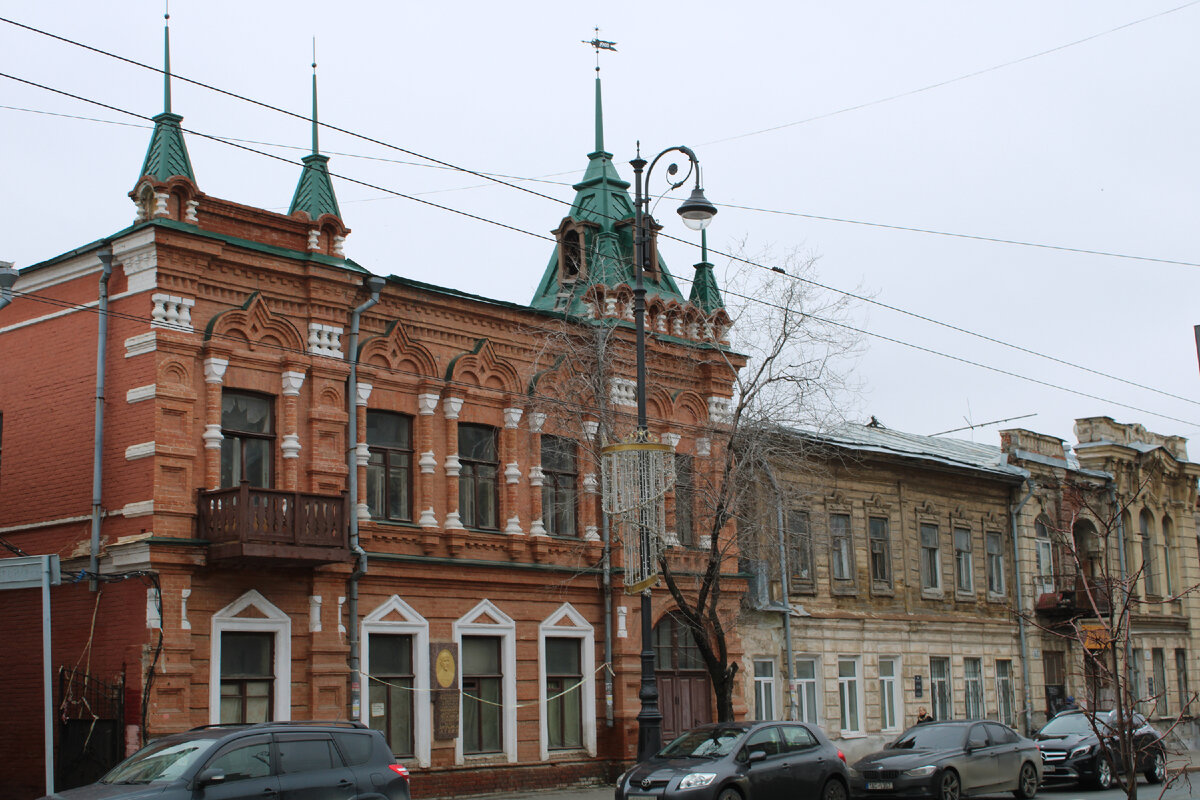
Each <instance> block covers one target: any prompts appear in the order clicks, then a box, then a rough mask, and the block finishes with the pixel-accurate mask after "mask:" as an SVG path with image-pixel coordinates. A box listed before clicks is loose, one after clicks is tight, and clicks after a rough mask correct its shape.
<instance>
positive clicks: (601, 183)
mask: <svg viewBox="0 0 1200 800" xmlns="http://www.w3.org/2000/svg"><path fill="white" fill-rule="evenodd" d="M595 120H596V149H595V150H594V151H592V152H591V153H589V154H588V166H587V171H586V172H584V175H583V180H581V181H580V182H579V183H577V184H575V186H574V189H575V202H574V203H573V204H572V205H571V211H570V213H569V214H568V218H569V219H571V220H574V221H575V222H578V223H581V225H582V227H583V228H584V229H585V234H584V257H585V260H586V270H587V274H586V277H585V278H584V279H583V280H581V281H579V282H578V283H577V284H576V285H575V286H573V287H570V295H571V296H570V297H569V298H567V300H566V303H565V307H564V302H563V298H562V292H564V291H567V289H568V287H564V286H562V285H560V282H559V279H558V248H557V247H555V249H554V252H553V253H551V255H550V263H549V264H547V265H546V270H545V272H544V273H543V274H542V280H541V282H540V283H539V284H538V288H537V291H535V292H534V296H533V300H532V301H531V302H530V305H531V306H533V307H534V308H542V309H548V310H551V309H557V310H559V311H566V312H567V313H570V314H576V315H580V316H582V315H583V314H584V312H585V309H584V305H583V302H582V301H581V299H580V296H581V295H582V294H583V292H584V290H585V289H586V288H587V287H588V286H590V285H592V284H601V285H603V286H618V285H620V284H622V283H628V284H630V285H632V284H633V225H632V220H633V217H634V208H633V198H632V197H630V195H629V181H625V180H622V179H621V176H620V175H619V174H618V173H617V170H616V167H615V166H613V161H612V158H613V156H612V153H609V152H607V151H606V150H605V149H604V106H603V103H602V100H601V91H600V76H599V75H597V76H596V107H595ZM627 220H628V221H627ZM655 278H656V279H655ZM655 278H652V277H651V276H649V275H647V276H646V292H647V296H650V297H653V296H655V295H658V296H661V297H664V298H668V299H672V298H673V299H675V300H678V301H680V302H683V295H682V293H681V292H680V291H679V287H678V286H677V285H676V283H675V279H674V278H672V277H671V274H670V273H669V272H668V271H667V266H666V264H665V263H664V262H663V260H662V257H661V256H660V257H659V259H658V274H657V276H655Z"/></svg>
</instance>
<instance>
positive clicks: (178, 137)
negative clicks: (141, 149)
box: [141, 14, 196, 183]
mask: <svg viewBox="0 0 1200 800" xmlns="http://www.w3.org/2000/svg"><path fill="white" fill-rule="evenodd" d="M165 18H166V20H167V22H166V23H165V24H164V25H163V65H164V66H163V112H162V113H161V114H159V115H158V116H156V117H154V133H152V134H150V147H149V148H147V150H146V159H145V161H143V162H142V173H141V174H142V175H149V176H151V177H152V178H154V179H155V180H157V181H165V180H167V179H168V178H173V177H175V176H176V175H182V176H183V177H185V178H187V179H188V180H190V181H191V182H192V183H195V182H196V176H195V174H194V173H193V172H192V161H191V159H190V158H188V152H187V145H185V144H184V142H183V129H182V128H180V127H179V123H180V122H182V121H183V117H181V116H179V115H178V114H173V113H171V26H170V19H171V15H170V14H167V15H166V17H165Z"/></svg>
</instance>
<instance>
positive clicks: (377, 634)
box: [359, 595, 432, 767]
mask: <svg viewBox="0 0 1200 800" xmlns="http://www.w3.org/2000/svg"><path fill="white" fill-rule="evenodd" d="M362 634H363V635H362V638H360V639H359V646H360V647H361V649H362V652H361V655H360V659H361V661H360V663H362V664H365V665H367V674H366V675H364V676H363V689H364V692H363V693H364V695H365V696H366V700H367V702H365V703H363V704H362V717H361V718H360V720H359V721H360V722H363V723H366V724H367V725H368V726H369V727H371V728H375V729H376V730H380V731H383V732H384V736H385V738H387V740H388V744H389V745H390V746H391V747H392V753H393V754H394V755H396V756H398V757H400V758H409V757H411V758H415V759H416V760H417V764H418V765H419V766H422V767H427V766H429V763H430V753H431V747H432V741H431V736H430V731H431V728H432V709H431V708H430V703H428V702H424V703H422V702H419V701H417V700H416V698H421V697H428V695H429V688H430V687H429V683H430V676H429V673H430V669H429V623H428V622H427V621H426V620H425V618H424V617H422V616H421V615H420V614H419V613H418V612H417V611H416V609H414V608H413V607H412V606H410V605H409V604H408V603H406V602H405V601H404V600H402V599H401V598H400V596H399V595H392V596H391V597H389V598H388V599H387V600H385V601H384V602H383V603H380V604H379V605H378V606H376V607H375V609H374V610H372V611H371V612H370V613H369V614H367V615H366V616H365V617H363V621H362ZM376 645H379V646H380V647H381V648H382V651H380V650H378V649H377V647H376Z"/></svg>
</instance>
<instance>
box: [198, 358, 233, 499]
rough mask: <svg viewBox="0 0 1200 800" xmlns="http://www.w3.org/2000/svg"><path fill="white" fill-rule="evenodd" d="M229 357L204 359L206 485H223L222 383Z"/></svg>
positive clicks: (213, 487)
mask: <svg viewBox="0 0 1200 800" xmlns="http://www.w3.org/2000/svg"><path fill="white" fill-rule="evenodd" d="M228 367H229V359H227V358H218V357H216V356H213V357H211V358H206V359H204V423H205V424H204V433H203V435H202V436H201V438H202V439H204V485H205V486H207V487H208V488H209V489H219V488H220V487H221V440H222V439H224V438H225V437H224V436H222V435H221V384H223V383H224V382H225V370H226V369H227V368H228Z"/></svg>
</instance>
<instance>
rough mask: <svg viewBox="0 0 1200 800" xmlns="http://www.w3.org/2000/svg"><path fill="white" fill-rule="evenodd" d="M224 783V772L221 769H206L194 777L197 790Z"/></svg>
mask: <svg viewBox="0 0 1200 800" xmlns="http://www.w3.org/2000/svg"><path fill="white" fill-rule="evenodd" d="M224 782H225V770H223V769H212V768H210V769H206V770H204V771H203V772H201V773H200V774H199V775H197V776H196V786H197V788H200V789H203V788H204V787H205V786H213V785H216V784H221V783H224Z"/></svg>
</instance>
